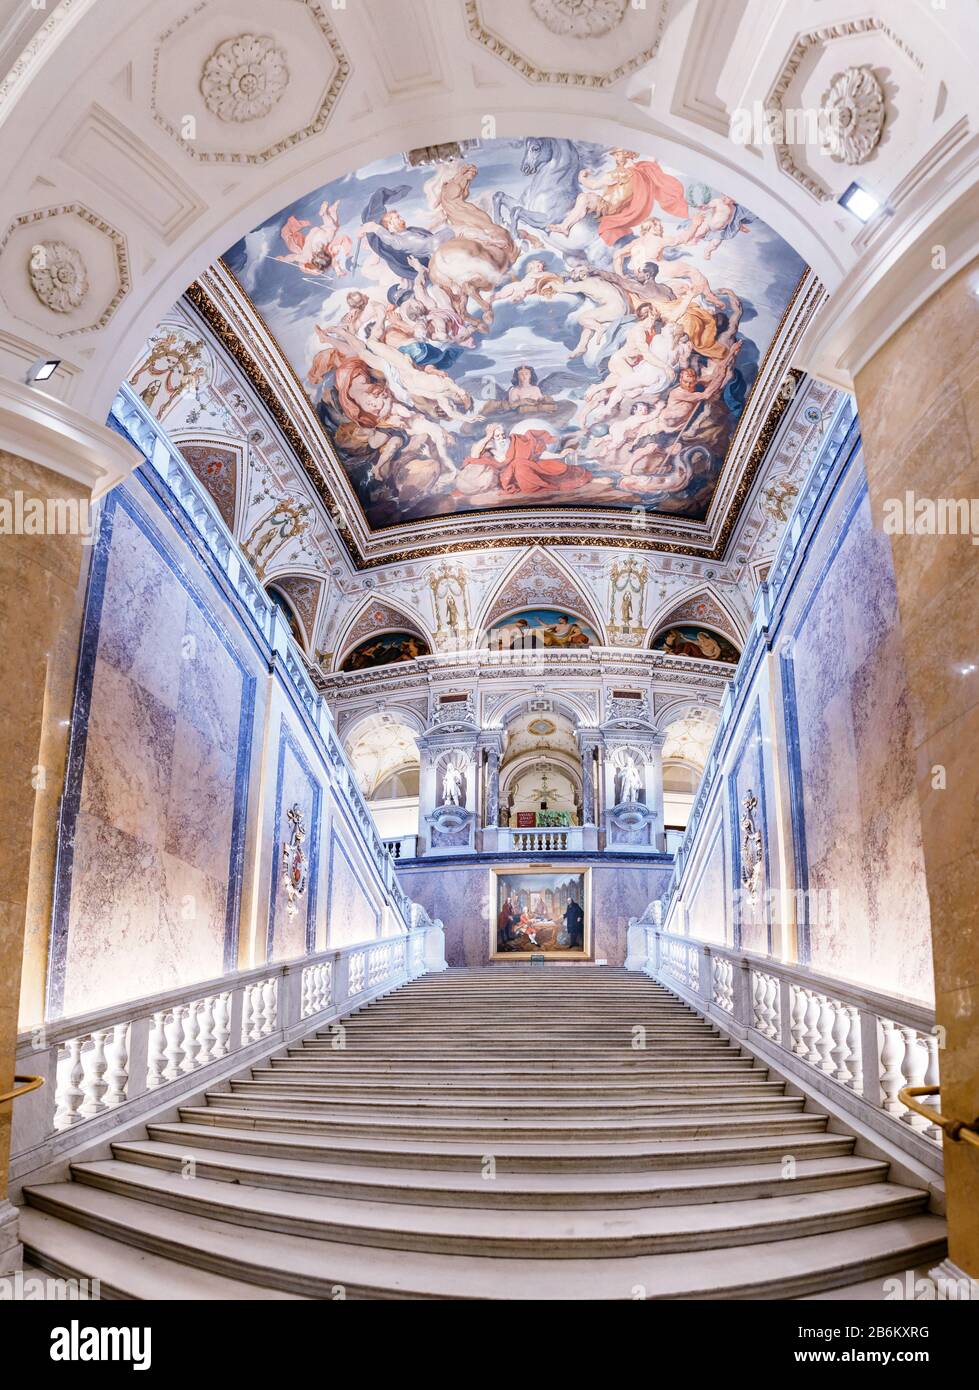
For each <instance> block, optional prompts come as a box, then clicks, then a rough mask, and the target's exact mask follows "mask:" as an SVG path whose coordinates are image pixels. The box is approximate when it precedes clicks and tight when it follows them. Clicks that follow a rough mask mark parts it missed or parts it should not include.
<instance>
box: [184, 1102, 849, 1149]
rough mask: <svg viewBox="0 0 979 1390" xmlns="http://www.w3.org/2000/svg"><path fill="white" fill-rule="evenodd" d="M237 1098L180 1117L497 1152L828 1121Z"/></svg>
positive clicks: (787, 1113) (780, 1129)
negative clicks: (394, 1113) (300, 1104)
mask: <svg viewBox="0 0 979 1390" xmlns="http://www.w3.org/2000/svg"><path fill="white" fill-rule="evenodd" d="M240 1099H241V1100H242V1101H243V1102H244V1103H243V1104H241V1105H237V1104H235V1103H234V1101H235V1098H234V1097H231V1096H227V1095H221V1096H217V1097H215V1099H214V1100H213V1101H212V1102H211V1103H210V1104H208V1105H203V1106H187V1107H181V1109H180V1115H181V1118H183V1119H186V1120H188V1121H190V1122H192V1123H194V1124H224V1123H225V1122H226V1121H227V1120H228V1117H229V1116H231V1117H236V1122H237V1123H238V1124H239V1125H240V1126H241V1127H242V1128H246V1127H250V1128H254V1129H266V1130H267V1129H281V1130H284V1131H286V1132H289V1133H299V1134H302V1133H306V1134H315V1133H320V1134H347V1135H350V1136H354V1135H358V1134H359V1135H362V1136H370V1137H371V1138H372V1139H377V1138H379V1137H380V1136H381V1135H387V1136H388V1137H389V1138H416V1139H439V1138H442V1139H474V1138H475V1139H480V1140H482V1141H483V1142H484V1143H485V1144H490V1145H493V1150H492V1151H493V1152H495V1146H496V1145H497V1144H498V1143H499V1142H500V1141H501V1140H503V1139H505V1138H507V1137H508V1136H510V1137H513V1138H515V1139H526V1140H532V1141H538V1140H545V1141H549V1142H550V1141H553V1142H561V1141H565V1142H567V1141H575V1140H579V1141H587V1140H590V1139H591V1140H599V1141H603V1142H604V1141H611V1142H624V1141H626V1140H628V1139H655V1138H659V1139H680V1138H688V1137H690V1136H691V1135H696V1136H699V1137H705V1138H706V1137H708V1136H712V1135H715V1134H773V1133H775V1134H799V1133H814V1132H817V1131H819V1130H822V1129H824V1128H825V1125H826V1117H825V1116H824V1115H815V1114H804V1113H802V1111H801V1108H800V1107H801V1101H800V1102H799V1106H798V1107H796V1109H795V1111H793V1109H792V1107H791V1106H790V1105H789V1103H788V1102H787V1101H783V1102H782V1103H781V1107H780V1109H779V1110H778V1111H777V1112H775V1113H769V1114H763V1113H756V1112H752V1113H748V1114H743V1113H742V1114H734V1115H726V1114H725V1115H718V1114H715V1113H713V1112H710V1111H708V1112H707V1113H705V1114H704V1115H701V1116H699V1117H694V1116H682V1115H681V1116H675V1115H664V1116H661V1117H655V1118H648V1119H641V1120H625V1119H620V1120H617V1121H616V1122H614V1123H612V1124H609V1123H608V1122H607V1121H603V1120H583V1119H575V1120H573V1121H568V1120H561V1119H554V1120H546V1119H541V1118H538V1119H530V1120H497V1119H493V1118H487V1119H485V1120H483V1121H479V1120H476V1119H468V1120H466V1119H455V1120H452V1119H443V1118H439V1117H438V1116H434V1115H433V1116H429V1117H426V1118H425V1119H418V1120H414V1121H412V1120H411V1119H407V1118H398V1117H391V1118H385V1117H384V1116H382V1115H379V1114H378V1113H377V1111H376V1110H374V1111H372V1112H370V1113H369V1114H368V1115H367V1116H365V1117H363V1118H354V1117H347V1118H345V1119H341V1118H338V1117H336V1116H330V1115H327V1114H323V1113H320V1114H315V1113H310V1109H309V1108H308V1107H309V1105H310V1103H309V1102H307V1103H306V1106H304V1108H303V1109H301V1110H292V1111H289V1110H281V1109H279V1108H278V1107H273V1106H267V1105H261V1104H259V1103H257V1102H254V1101H250V1100H248V1099H247V1098H245V1097H241V1098H240ZM487 1151H488V1150H484V1152H487Z"/></svg>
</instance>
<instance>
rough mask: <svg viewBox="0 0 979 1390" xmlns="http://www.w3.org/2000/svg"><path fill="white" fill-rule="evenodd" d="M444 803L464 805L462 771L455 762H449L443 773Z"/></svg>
mask: <svg viewBox="0 0 979 1390" xmlns="http://www.w3.org/2000/svg"><path fill="white" fill-rule="evenodd" d="M442 804H443V805H444V806H461V805H462V772H461V771H460V769H459V768H458V767H457V766H456V765H455V763H448V764H447V765H446V768H445V771H444V772H443V774H442Z"/></svg>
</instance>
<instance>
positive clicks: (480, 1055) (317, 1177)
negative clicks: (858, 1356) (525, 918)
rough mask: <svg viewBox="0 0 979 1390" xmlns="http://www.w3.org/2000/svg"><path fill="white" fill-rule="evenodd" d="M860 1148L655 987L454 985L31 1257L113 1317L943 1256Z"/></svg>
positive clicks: (326, 1055) (568, 1293) (243, 1113)
mask: <svg viewBox="0 0 979 1390" xmlns="http://www.w3.org/2000/svg"><path fill="white" fill-rule="evenodd" d="M637 1030H641V1031H637ZM854 1148H855V1142H854V1139H853V1138H852V1137H851V1136H849V1135H847V1134H843V1133H832V1132H830V1130H829V1129H828V1127H827V1120H826V1117H825V1116H823V1115H821V1114H819V1113H816V1112H815V1111H814V1110H813V1109H811V1108H808V1107H807V1104H806V1102H805V1100H804V1099H803V1098H802V1097H801V1096H798V1095H792V1094H788V1093H787V1092H786V1087H785V1084H784V1083H783V1082H781V1081H778V1080H775V1079H773V1078H771V1077H770V1076H769V1073H768V1072H767V1070H766V1069H765V1068H764V1067H762V1066H760V1065H759V1064H758V1063H757V1062H755V1061H754V1059H753V1058H751V1057H750V1056H748V1055H746V1054H744V1053H743V1052H742V1051H741V1049H740V1048H738V1047H737V1046H733V1045H732V1044H731V1043H729V1042H728V1041H726V1040H725V1039H724V1038H723V1037H721V1036H720V1035H719V1034H718V1032H717V1030H716V1029H715V1028H714V1027H713V1026H712V1025H711V1024H710V1023H708V1022H705V1021H704V1020H703V1019H702V1018H700V1017H699V1016H698V1015H697V1014H695V1013H694V1012H693V1011H692V1010H691V1009H689V1008H688V1007H687V1006H686V1005H685V1004H683V1003H682V1002H681V1001H680V1000H678V999H677V998H676V997H675V996H674V995H671V994H670V993H669V992H668V991H667V990H666V989H664V988H663V987H662V986H660V985H658V984H656V983H654V982H653V981H652V980H650V979H647V978H646V977H645V976H643V975H636V974H627V973H626V972H625V971H624V970H614V969H599V968H595V967H545V968H543V969H541V968H535V967H525V966H520V967H495V968H490V969H484V970H450V971H448V972H446V973H445V974H442V975H432V976H423V977H422V978H420V979H418V980H416V981H414V982H413V983H411V984H409V985H406V986H405V987H404V988H402V989H399V990H397V991H395V992H393V993H391V994H389V995H387V996H385V997H384V998H382V999H380V1000H377V1001H376V1002H374V1003H373V1004H371V1005H369V1006H368V1007H366V1008H364V1009H362V1010H361V1011H359V1012H358V1013H356V1014H354V1015H352V1016H351V1017H349V1018H348V1019H345V1020H344V1023H343V1028H342V1031H341V1032H339V1033H338V1032H336V1031H335V1025H334V1027H333V1028H327V1029H325V1030H323V1031H322V1032H320V1033H316V1034H313V1035H311V1036H309V1037H308V1038H306V1039H305V1040H304V1041H303V1042H302V1044H301V1045H299V1046H296V1047H292V1048H290V1049H289V1051H288V1054H286V1055H281V1056H276V1057H272V1058H271V1059H270V1060H269V1062H268V1063H267V1064H265V1065H262V1066H257V1067H254V1068H253V1069H252V1070H251V1072H250V1074H249V1075H248V1076H247V1077H243V1078H242V1079H240V1080H234V1081H232V1082H231V1083H230V1085H229V1086H227V1087H226V1088H221V1089H218V1090H214V1091H212V1092H209V1093H208V1094H207V1096H206V1098H205V1102H204V1103H203V1104H200V1105H189V1106H185V1107H183V1108H182V1109H181V1110H180V1116H179V1120H178V1121H176V1122H173V1123H155V1122H154V1123H151V1124H149V1125H148V1126H147V1127H146V1131H145V1138H142V1137H137V1138H129V1139H126V1140H125V1141H123V1142H118V1143H115V1144H113V1145H112V1157H111V1158H106V1159H104V1160H101V1161H93V1162H79V1163H75V1164H74V1165H73V1167H72V1172H71V1177H72V1180H71V1181H69V1182H55V1183H50V1184H47V1185H41V1186H36V1187H32V1188H29V1189H28V1190H27V1191H26V1194H25V1196H26V1201H27V1206H26V1208H25V1210H24V1211H23V1212H22V1238H23V1240H24V1243H25V1247H26V1258H27V1260H28V1261H29V1262H30V1264H32V1265H34V1266H40V1267H42V1268H44V1269H47V1270H50V1271H53V1272H55V1273H57V1274H61V1275H74V1276H76V1277H79V1276H84V1277H88V1278H93V1277H98V1278H99V1279H100V1280H101V1291H102V1297H103V1298H128V1299H154V1298H169V1299H223V1298H232V1299H295V1298H316V1299H336V1298H341V1297H349V1298H446V1299H447V1298H455V1299H459V1298H492V1299H534V1300H539V1299H556V1298H564V1299H568V1298H573V1299H589V1300H590V1299H635V1298H656V1299H698V1298H725V1297H730V1298H795V1297H806V1296H810V1297H811V1296H814V1295H819V1294H820V1293H823V1294H824V1295H825V1291H828V1290H834V1289H835V1290H839V1289H841V1288H843V1287H844V1286H859V1287H867V1281H871V1280H873V1279H879V1278H880V1276H882V1275H885V1274H888V1273H892V1272H896V1271H900V1270H906V1269H910V1268H913V1267H915V1266H920V1265H922V1264H925V1263H927V1262H928V1261H931V1262H933V1263H934V1261H935V1260H937V1259H940V1258H941V1256H942V1255H943V1254H944V1227H943V1223H942V1222H941V1221H940V1220H939V1219H938V1218H937V1217H935V1216H932V1215H929V1214H928V1212H927V1210H926V1203H927V1194H926V1193H925V1192H923V1191H916V1190H914V1189H912V1188H908V1187H903V1186H899V1185H896V1184H895V1183H893V1182H890V1181H888V1167H887V1164H886V1163H884V1162H880V1161H878V1160H875V1159H872V1158H866V1157H858V1156H857V1155H856V1154H855V1152H854Z"/></svg>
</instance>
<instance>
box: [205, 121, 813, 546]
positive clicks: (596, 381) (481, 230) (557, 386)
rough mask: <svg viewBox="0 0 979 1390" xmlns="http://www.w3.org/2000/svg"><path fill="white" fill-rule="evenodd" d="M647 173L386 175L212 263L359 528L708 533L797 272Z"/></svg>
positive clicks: (719, 194)
mask: <svg viewBox="0 0 979 1390" xmlns="http://www.w3.org/2000/svg"><path fill="white" fill-rule="evenodd" d="M657 154H658V151H657V149H656V147H655V144H651V145H649V146H648V147H647V148H645V149H644V150H642V151H641V152H640V151H637V150H628V149H621V148H612V147H609V146H605V145H600V144H595V143H593V142H590V141H584V140H568V139H554V138H543V137H536V136H531V137H528V138H527V139H525V140H503V139H499V140H481V141H472V142H468V144H467V147H466V148H465V150H460V153H459V157H457V158H455V159H449V160H445V161H441V162H439V163H438V164H435V165H431V164H416V163H412V162H411V161H410V160H409V158H408V157H407V156H406V155H404V154H396V155H394V156H392V157H390V158H388V159H385V160H381V161H379V162H377V163H375V164H372V165H369V166H367V167H365V168H362V169H359V170H357V171H355V172H354V173H351V174H348V175H346V176H344V177H342V178H338V179H335V180H333V182H331V183H329V184H327V185H325V186H323V187H321V188H318V189H316V190H314V191H313V192H311V193H309V194H308V195H306V196H305V197H303V198H300V199H298V200H297V201H296V202H294V203H292V204H291V205H290V206H288V207H285V208H283V209H282V210H281V211H280V212H279V213H278V214H276V215H275V216H274V217H271V218H270V219H269V220H268V221H267V222H265V223H263V224H262V225H261V226H260V227H258V228H256V229H255V230H254V231H252V232H250V233H249V234H248V235H247V236H245V237H244V238H243V239H242V240H241V241H239V242H237V243H236V244H235V245H234V246H232V247H231V248H230V249H229V250H228V251H227V252H226V253H225V257H224V261H225V264H226V265H227V267H228V268H229V269H230V270H231V271H232V272H233V273H234V275H235V276H236V277H237V279H238V281H239V282H240V284H241V286H242V288H243V289H244V290H245V292H246V293H247V294H248V295H249V296H250V298H251V300H252V302H253V304H254V305H255V307H256V309H257V310H258V312H259V313H260V315H261V316H262V317H263V319H264V320H265V322H266V324H267V325H268V327H269V329H270V330H271V332H272V333H273V334H274V335H275V337H276V338H277V340H278V342H279V344H280V346H281V348H282V350H283V352H284V354H285V356H286V358H287V359H288V361H289V362H290V364H291V366H292V367H293V369H294V371H295V372H296V375H297V376H298V378H299V380H300V381H301V382H302V383H303V385H304V387H305V389H306V391H307V393H308V395H309V398H310V401H311V402H312V404H313V406H314V408H315V409H316V412H317V414H318V416H319V418H320V421H321V422H322V424H323V426H324V429H325V431H326V433H327V435H328V436H329V438H330V439H331V441H332V443H333V446H334V449H335V452H336V455H337V457H338V459H339V461H340V463H341V465H342V467H343V469H344V471H345V473H346V475H347V477H348V479H349V482H350V485H351V490H352V492H353V494H354V496H355V497H356V498H357V499H358V500H359V502H360V504H361V506H362V508H363V511H364V514H365V517H366V519H367V522H368V524H369V525H370V527H372V528H373V529H375V530H376V529H380V528H382V527H385V526H391V525H396V524H401V523H403V522H405V521H408V520H418V519H423V518H430V517H438V516H446V515H452V514H456V513H459V512H473V511H481V510H486V509H491V508H499V507H506V508H512V507H514V506H526V505H530V506H539V505H541V504H543V505H549V504H555V503H560V504H561V505H562V506H566V505H568V504H571V505H574V506H584V507H594V506H599V507H602V508H607V507H609V506H612V507H615V506H618V507H621V508H623V509H626V510H632V509H633V508H635V507H636V506H642V507H644V508H647V509H649V510H653V511H657V512H662V513H667V514H674V515H677V516H682V517H685V518H687V519H689V520H695V521H702V520H703V519H704V518H705V517H706V515H707V511H708V508H709V506H710V502H711V499H712V497H713V496H714V493H715V490H716V487H717V483H718V479H719V477H720V473H721V469H722V466H723V463H724V459H725V457H726V454H727V451H728V447H729V445H730V443H731V440H732V438H733V435H734V431H735V429H736V427H737V424H738V421H739V419H740V418H741V415H742V412H743V410H744V408H745V404H746V401H747V399H748V396H749V394H750V392H751V389H752V386H753V384H754V382H755V380H756V378H757V377H758V374H759V371H760V369H761V365H762V363H763V361H764V358H765V355H766V353H767V351H768V349H769V347H770V345H771V343H772V339H773V337H774V335H775V333H776V331H777V330H778V327H779V324H780V323H781V321H782V318H783V316H784V315H785V313H786V310H787V309H788V307H789V305H790V304H791V302H792V299H793V296H794V293H795V291H796V288H797V286H798V285H799V282H800V279H801V277H802V275H803V273H804V271H805V268H806V267H805V265H804V262H803V261H802V260H801V259H800V258H799V256H798V255H797V254H796V253H795V252H794V251H793V250H792V248H791V247H790V246H789V245H788V244H787V243H786V242H785V241H783V240H782V239H781V237H779V236H778V235H777V234H776V233H775V232H774V231H773V230H772V229H771V228H770V227H768V226H767V225H766V224H765V223H764V222H762V221H761V220H760V219H759V218H758V217H757V216H755V214H753V213H752V212H750V211H749V210H748V209H747V208H745V207H744V206H742V205H741V204H740V203H738V202H737V201H736V199H735V198H733V197H731V196H730V195H729V194H727V193H725V192H723V191H722V190H719V189H716V188H711V187H709V186H708V185H706V184H704V183H702V182H700V181H699V180H697V179H691V178H688V177H685V176H684V175H683V174H682V173H681V172H679V171H677V170H675V169H672V168H668V167H666V166H665V165H664V164H663V163H661V162H660V160H659V159H658V158H657Z"/></svg>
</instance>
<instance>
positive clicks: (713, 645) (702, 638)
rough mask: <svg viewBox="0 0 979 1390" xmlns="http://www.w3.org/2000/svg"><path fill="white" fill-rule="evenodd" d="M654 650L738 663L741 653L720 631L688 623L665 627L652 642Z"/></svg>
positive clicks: (675, 654) (707, 659) (705, 659)
mask: <svg viewBox="0 0 979 1390" xmlns="http://www.w3.org/2000/svg"><path fill="white" fill-rule="evenodd" d="M650 645H651V646H652V648H653V651H656V652H669V654H670V655H671V656H694V657H699V658H700V659H702V660H704V661H729V662H730V663H731V664H732V665H736V664H737V662H738V661H739V659H740V656H741V653H740V652H739V651H738V649H737V647H735V645H734V644H733V642H729V641H728V639H727V638H726V637H724V636H723V635H722V634H721V633H720V632H713V631H711V630H710V629H709V628H703V627H694V626H692V625H690V624H688V623H683V624H678V625H677V626H675V627H667V628H664V629H663V631H662V632H660V633H659V634H658V636H656V637H654V639H653V641H652V642H651V644H650Z"/></svg>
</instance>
